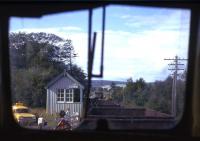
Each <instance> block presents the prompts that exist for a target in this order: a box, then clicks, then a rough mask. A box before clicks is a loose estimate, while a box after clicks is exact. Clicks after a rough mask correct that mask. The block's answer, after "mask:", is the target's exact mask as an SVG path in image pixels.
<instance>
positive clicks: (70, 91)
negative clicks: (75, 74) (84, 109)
mask: <svg viewBox="0 0 200 141" xmlns="http://www.w3.org/2000/svg"><path fill="white" fill-rule="evenodd" d="M65 102H73V89H65Z"/></svg>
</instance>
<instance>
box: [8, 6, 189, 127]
mask: <svg viewBox="0 0 200 141" xmlns="http://www.w3.org/2000/svg"><path fill="white" fill-rule="evenodd" d="M80 21H81V22H80ZM92 21H93V24H92V27H93V29H92V36H93V32H96V33H97V38H96V46H95V47H96V48H95V54H94V64H93V70H92V72H93V73H94V74H98V73H99V68H100V62H101V60H100V58H101V40H102V35H101V33H102V32H101V30H102V29H101V27H102V8H97V9H94V11H93V20H92ZM189 23H190V11H189V10H187V9H173V8H155V7H139V6H117V5H115V6H114V5H110V6H107V7H106V29H105V52H104V75H103V78H101V79H97V78H94V79H93V80H92V87H91V90H90V93H89V101H88V102H89V103H88V104H89V107H88V111H86V112H87V118H86V119H83V118H82V117H83V113H82V112H83V111H84V109H85V107H84V106H85V104H84V103H83V101H84V100H85V98H86V97H85V92H86V91H87V89H86V88H87V80H88V79H87V75H88V74H87V62H88V60H87V58H88V56H87V53H88V50H87V47H88V11H87V12H86V11H79V12H68V13H61V14H52V15H46V16H43V17H42V18H19V17H12V18H11V19H10V32H9V49H10V67H11V72H10V74H11V85H12V86H11V91H12V101H13V105H16V104H15V103H17V102H22V103H23V104H24V105H26V107H28V108H30V109H31V110H30V112H29V119H32V121H33V122H34V123H35V124H33V125H28V126H27V124H22V123H23V122H21V121H23V117H21V118H19V119H17V118H16V119H17V120H16V122H18V123H19V124H20V125H22V126H24V127H28V128H33V129H35V128H38V129H41V128H40V127H41V126H38V125H39V124H38V122H37V121H36V119H37V118H36V117H41V118H44V120H45V121H47V125H43V126H42V129H56V130H57V129H58V130H61V129H63V128H64V127H61V125H59V123H60V122H59V121H57V120H55V119H61V116H62V117H63V115H64V114H63V113H66V115H67V116H66V115H65V117H70V118H68V123H69V125H70V126H71V127H70V128H71V129H72V130H75V129H77V130H78V129H94V128H95V127H96V126H92V125H96V121H97V119H102V118H103V119H106V120H107V121H108V122H109V123H108V124H109V128H110V129H111V130H123V129H126V130H132V129H169V128H172V127H175V125H176V124H177V123H178V122H179V121H180V119H181V116H182V113H183V107H184V94H185V83H186V75H187V58H188V41H189V40H188V39H189V26H190V25H189ZM168 64H169V65H168ZM61 111H62V112H61ZM63 111H64V112H63ZM13 114H14V116H15V117H17V113H13ZM30 117H31V118H30ZM74 117H76V118H74ZM66 119H67V118H66ZM74 119H76V120H74ZM77 119H81V120H77ZM19 121H20V122H19ZM71 121H73V123H71ZM87 121H88V122H89V123H90V124H87V123H88V122H87ZM93 123H94V124H93ZM40 125H41V124H40ZM71 129H68V128H66V130H71Z"/></svg>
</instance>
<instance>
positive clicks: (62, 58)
mask: <svg viewBox="0 0 200 141" xmlns="http://www.w3.org/2000/svg"><path fill="white" fill-rule="evenodd" d="M9 41H10V62H11V78H12V79H11V81H12V95H13V102H16V101H22V102H24V103H26V104H27V105H28V106H31V107H44V106H45V104H46V90H45V86H46V84H47V83H48V82H49V81H50V80H51V79H52V78H54V77H55V76H56V75H58V74H60V73H61V72H63V71H64V69H66V70H67V71H68V72H72V74H71V75H73V76H75V78H76V79H77V80H78V81H80V82H81V83H82V84H84V82H85V78H86V76H85V74H84V72H83V70H82V69H81V68H80V67H78V66H77V65H75V64H73V62H72V59H73V57H75V56H72V53H74V48H73V46H72V41H71V40H64V39H62V38H60V37H58V36H56V35H54V34H47V33H29V34H28V33H20V32H19V33H11V34H10V35H9ZM70 57H71V58H70ZM69 64H71V65H70V66H71V67H70V69H71V70H72V71H71V70H69V69H68V68H69V67H68V66H69Z"/></svg>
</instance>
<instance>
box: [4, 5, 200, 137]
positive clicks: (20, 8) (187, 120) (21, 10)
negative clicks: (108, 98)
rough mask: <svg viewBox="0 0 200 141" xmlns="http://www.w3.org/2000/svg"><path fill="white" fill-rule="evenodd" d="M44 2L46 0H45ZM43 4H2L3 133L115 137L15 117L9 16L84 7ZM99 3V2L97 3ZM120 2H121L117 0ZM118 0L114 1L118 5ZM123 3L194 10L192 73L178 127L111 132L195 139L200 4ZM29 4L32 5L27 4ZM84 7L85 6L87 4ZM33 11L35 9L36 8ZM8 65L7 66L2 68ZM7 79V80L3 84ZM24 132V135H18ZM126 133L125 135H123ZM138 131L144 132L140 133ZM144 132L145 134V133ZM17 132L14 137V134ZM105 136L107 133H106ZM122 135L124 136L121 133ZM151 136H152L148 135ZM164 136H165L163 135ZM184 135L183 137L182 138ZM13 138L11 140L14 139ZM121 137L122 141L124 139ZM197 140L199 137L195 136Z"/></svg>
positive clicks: (34, 14) (191, 26)
mask: <svg viewBox="0 0 200 141" xmlns="http://www.w3.org/2000/svg"><path fill="white" fill-rule="evenodd" d="M41 3H42V2H41ZM41 3H40V4H39V3H36V4H35V5H34V4H33V6H31V4H30V3H29V4H27V3H25V4H23V3H22V4H21V5H18V4H16V3H15V4H12V3H11V4H2V5H0V13H2V14H1V15H0V23H1V24H0V31H1V32H0V40H1V42H0V50H1V52H0V58H1V62H0V64H1V67H0V75H1V76H0V78H1V88H2V89H1V95H0V101H1V102H0V103H1V104H2V106H1V107H0V112H1V114H0V117H1V118H0V119H1V121H0V123H1V124H2V126H1V127H2V129H3V131H4V132H3V133H4V134H2V135H3V136H4V135H5V137H7V139H10V137H12V138H13V137H23V136H24V135H26V136H28V135H33V133H34V134H37V136H34V138H29V139H30V140H36V139H37V140H41V136H42V138H43V139H47V140H48V139H51V137H53V138H54V139H55V137H56V138H58V139H60V140H66V138H63V137H68V139H69V138H70V139H74V140H76V139H77V134H78V135H80V136H79V138H80V139H81V138H83V137H84V138H85V139H91V137H97V138H98V137H100V138H101V139H102V140H103V139H105V140H106V139H107V140H109V139H112V137H111V136H105V135H107V133H105V132H103V133H97V134H95V135H96V136H95V135H94V134H91V133H95V131H91V132H89V133H85V132H82V133H81V134H80V133H74V134H70V135H71V136H69V134H67V133H66V132H65V133H61V132H60V133H59V132H54V131H48V132H45V131H39V130H38V131H36V130H35V131H34V130H28V129H24V128H22V127H20V126H19V125H18V124H17V123H16V122H15V120H14V118H13V114H12V109H11V106H12V102H11V90H10V84H11V83H10V66H9V58H8V56H9V46H8V29H9V27H8V26H9V17H12V16H22V17H25V16H26V17H37V16H42V15H44V14H51V13H56V12H64V11H67V9H68V10H69V11H70V10H71V11H72V10H80V9H81V8H80V7H81V6H80V7H79V9H78V8H75V7H76V6H77V4H76V3H75V4H74V5H73V4H72V5H73V7H74V9H73V8H71V9H70V4H69V3H67V4H66V3H65V4H64V3H58V4H55V3H51V4H50V5H48V4H47V3H46V4H44V3H43V4H44V5H43V4H42V5H41ZM95 3H96V2H95ZM110 3H112V2H107V3H106V2H105V3H103V4H99V3H98V2H97V4H94V3H93V4H91V7H89V6H85V7H87V8H83V9H90V8H95V7H99V6H102V5H105V4H110ZM116 3H117V2H116ZM116 3H115V2H114V4H116ZM118 3H119V4H122V5H123V4H127V5H130V6H148V7H150V6H154V7H166V8H167V7H169V8H170V7H171V8H188V9H190V10H191V23H190V37H189V53H188V54H189V55H188V60H189V61H188V67H187V68H188V75H187V81H186V93H187V95H186V97H185V105H186V106H185V108H184V113H183V118H182V119H181V121H180V122H179V123H178V125H177V126H176V127H175V128H174V129H170V130H164V131H163V130H162V131H161V130H159V131H158V130H152V131H149V130H136V131H134V132H131V133H132V134H130V131H121V132H120V134H119V132H117V134H116V133H113V132H109V133H110V134H112V133H113V134H112V135H114V136H115V138H116V139H117V138H118V137H120V138H123V140H125V139H129V137H131V139H133V137H134V139H136V140H137V139H142V140H147V139H149V137H151V139H152V140H153V139H157V140H163V139H165V140H169V139H170V140H177V138H182V139H184V138H185V137H187V138H185V139H194V138H192V137H191V134H192V133H191V130H192V110H193V108H192V96H193V85H194V82H193V80H194V77H195V76H194V75H193V73H194V68H195V66H196V65H197V64H198V63H199V61H197V64H195V61H196V60H195V59H196V51H197V42H198V41H199V40H200V38H199V34H198V30H199V29H200V25H199V20H200V10H199V9H198V3H192V4H191V3H189V2H185V3H183V4H180V3H179V4H178V3H176V4H174V2H170V4H169V3H164V2H163V3H161V2H151V3H144V2H124V3H121V2H118ZM173 4H174V5H173ZM25 6H28V8H27V7H25ZM83 7H84V6H83ZM7 9H12V10H11V11H8V10H7ZM32 10H33V11H32ZM2 68H4V69H2ZM90 81H91V80H90V79H89V80H88V83H89V85H88V87H90ZM2 82H3V83H2ZM18 133H20V134H18ZM121 133H123V134H121ZM137 133H140V134H139V135H138V134H137ZM141 133H142V134H141ZM10 134H11V135H13V136H10ZM85 135H88V137H86V136H85ZM102 135H104V136H102ZM121 135H122V136H121ZM143 135H145V136H143ZM148 135H150V136H148ZM161 135H164V136H161ZM182 136H183V137H182ZM12 138H11V139H12ZM120 138H119V140H120ZM194 140H195V139H194Z"/></svg>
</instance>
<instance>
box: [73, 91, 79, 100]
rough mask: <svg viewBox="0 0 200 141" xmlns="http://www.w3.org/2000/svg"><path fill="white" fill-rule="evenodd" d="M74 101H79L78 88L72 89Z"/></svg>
mask: <svg viewBox="0 0 200 141" xmlns="http://www.w3.org/2000/svg"><path fill="white" fill-rule="evenodd" d="M74 102H80V89H74Z"/></svg>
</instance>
